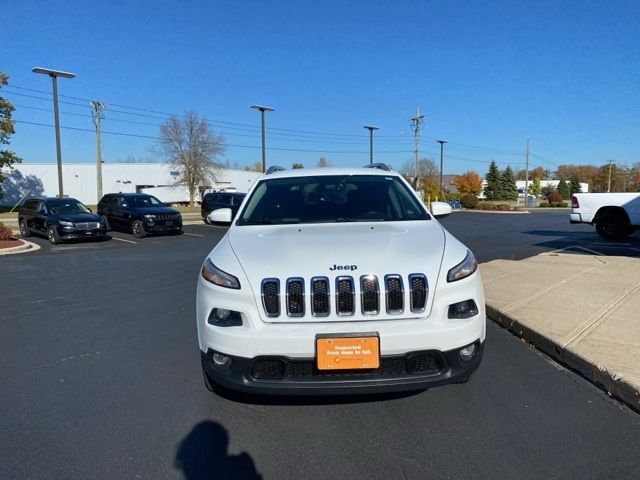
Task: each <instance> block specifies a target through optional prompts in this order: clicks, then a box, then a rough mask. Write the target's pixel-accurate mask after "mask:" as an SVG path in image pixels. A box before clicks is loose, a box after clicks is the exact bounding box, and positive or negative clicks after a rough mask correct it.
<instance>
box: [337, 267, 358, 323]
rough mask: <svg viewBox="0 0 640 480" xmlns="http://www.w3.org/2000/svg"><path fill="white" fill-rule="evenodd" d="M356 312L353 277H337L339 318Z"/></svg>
mask: <svg viewBox="0 0 640 480" xmlns="http://www.w3.org/2000/svg"><path fill="white" fill-rule="evenodd" d="M355 311H356V301H355V288H354V283H353V277H349V276H343V277H336V313H337V314H338V315H339V316H348V315H353V314H354V313H355Z"/></svg>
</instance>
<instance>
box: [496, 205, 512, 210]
mask: <svg viewBox="0 0 640 480" xmlns="http://www.w3.org/2000/svg"><path fill="white" fill-rule="evenodd" d="M496 210H499V211H501V212H508V211H510V210H511V205H507V204H506V203H499V204H498V205H496Z"/></svg>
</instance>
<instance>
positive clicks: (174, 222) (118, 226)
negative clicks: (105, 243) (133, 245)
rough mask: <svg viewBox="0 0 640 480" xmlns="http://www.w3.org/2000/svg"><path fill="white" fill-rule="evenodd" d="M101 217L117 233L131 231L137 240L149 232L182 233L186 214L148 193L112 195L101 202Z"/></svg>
mask: <svg viewBox="0 0 640 480" xmlns="http://www.w3.org/2000/svg"><path fill="white" fill-rule="evenodd" d="M98 214H99V215H101V216H102V217H103V218H104V219H105V222H106V224H107V228H112V229H114V230H131V231H132V232H133V235H134V236H135V237H136V238H142V237H144V236H145V235H147V234H148V233H173V234H180V233H182V215H180V212H178V211H177V210H174V209H173V208H169V207H167V206H166V205H165V204H164V203H162V202H161V201H160V200H158V199H157V198H156V197H154V196H153V195H147V194H146V193H108V194H107V195H105V196H104V197H102V198H101V199H100V201H99V202H98Z"/></svg>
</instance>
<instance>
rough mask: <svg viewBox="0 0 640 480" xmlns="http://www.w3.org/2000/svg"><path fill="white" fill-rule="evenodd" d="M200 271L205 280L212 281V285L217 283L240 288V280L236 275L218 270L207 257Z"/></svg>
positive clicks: (226, 286)
mask: <svg viewBox="0 0 640 480" xmlns="http://www.w3.org/2000/svg"><path fill="white" fill-rule="evenodd" d="M201 273H202V276H203V277H204V279H205V280H207V281H209V282H211V283H213V284H214V285H218V286H219V287H225V288H235V289H239V288H240V281H239V280H238V279H237V278H236V277H234V276H233V275H231V274H229V273H227V272H223V271H222V270H220V269H219V268H218V267H216V266H215V265H214V264H213V263H212V262H211V260H209V259H208V258H207V259H206V260H205V261H204V264H203V265H202V272H201Z"/></svg>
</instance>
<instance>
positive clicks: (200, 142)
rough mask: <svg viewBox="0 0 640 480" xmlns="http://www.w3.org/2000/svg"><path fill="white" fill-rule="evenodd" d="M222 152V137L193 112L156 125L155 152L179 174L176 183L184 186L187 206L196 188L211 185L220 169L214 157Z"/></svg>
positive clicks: (191, 200) (172, 117) (191, 201)
mask: <svg viewBox="0 0 640 480" xmlns="http://www.w3.org/2000/svg"><path fill="white" fill-rule="evenodd" d="M225 149H226V147H225V145H224V136H223V135H220V134H216V133H213V132H212V131H211V129H210V128H209V125H207V122H206V121H205V120H204V119H203V118H201V117H200V116H199V115H198V113H197V112H195V111H193V110H187V111H186V112H185V114H184V115H183V116H182V117H181V118H178V117H177V116H171V117H169V119H168V120H167V121H166V122H165V123H163V124H162V125H160V139H159V143H158V147H157V153H159V154H160V155H163V156H165V157H166V158H167V159H168V163H170V164H171V168H172V169H173V170H176V171H177V172H179V173H178V177H177V179H176V184H177V185H185V186H186V187H187V190H189V203H190V204H191V205H194V197H195V195H196V192H197V191H198V187H199V186H201V185H209V184H211V183H213V182H215V180H216V175H217V173H218V171H219V170H220V168H221V163H220V161H219V160H218V157H219V156H220V155H222V154H223V153H224V151H225Z"/></svg>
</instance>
